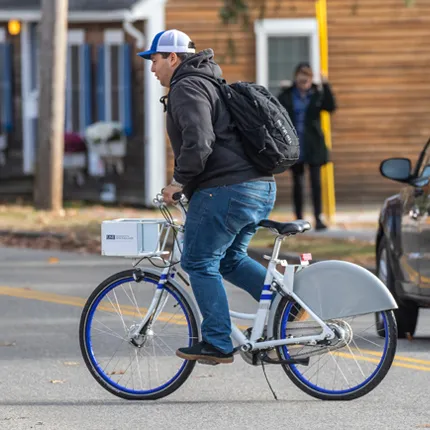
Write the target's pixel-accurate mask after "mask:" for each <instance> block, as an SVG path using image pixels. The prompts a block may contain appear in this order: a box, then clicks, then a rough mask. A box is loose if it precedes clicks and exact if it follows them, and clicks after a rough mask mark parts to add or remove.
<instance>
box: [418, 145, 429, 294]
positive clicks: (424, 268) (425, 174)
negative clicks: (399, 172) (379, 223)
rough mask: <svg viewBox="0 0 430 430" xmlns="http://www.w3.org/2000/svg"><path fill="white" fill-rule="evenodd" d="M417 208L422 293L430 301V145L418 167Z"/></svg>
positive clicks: (424, 151) (427, 146)
mask: <svg viewBox="0 0 430 430" xmlns="http://www.w3.org/2000/svg"><path fill="white" fill-rule="evenodd" d="M417 173H418V183H417V188H416V194H417V198H416V207H417V212H419V213H420V220H419V227H420V236H419V243H420V254H419V255H420V261H419V269H420V293H421V295H424V296H427V297H428V299H430V184H429V181H430V144H427V145H426V147H425V148H424V150H423V152H422V154H421V157H420V160H419V165H418V166H417Z"/></svg>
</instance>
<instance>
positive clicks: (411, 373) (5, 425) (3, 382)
mask: <svg viewBox="0 0 430 430" xmlns="http://www.w3.org/2000/svg"><path fill="white" fill-rule="evenodd" d="M51 257H53V259H50V258H51ZM57 259H58V260H57ZM123 268H128V266H127V264H126V262H125V261H122V260H112V259H111V260H108V259H106V258H101V257H97V256H89V257H88V256H80V255H77V254H71V253H59V252H55V251H31V250H15V249H5V248H0V327H1V331H0V429H7V430H15V429H20V430H21V429H42V430H69V429H71V430H74V429H85V430H86V429H89V430H98V429H103V430H122V429H132V428H139V429H158V430H164V429H172V428H175V429H202V428H204V429H209V430H212V429H224V428H230V429H239V430H242V429H249V428H272V429H274V428H289V429H293V428H294V429H324V430H325V429H339V430H341V429H342V430H343V429H372V430H373V429H399V430H404V429H416V428H426V427H427V428H429V427H430V412H429V405H428V404H429V390H430V388H429V387H430V315H429V313H428V312H427V311H425V312H422V316H421V319H420V322H419V329H418V333H417V337H416V339H415V340H414V341H412V342H408V341H401V342H400V344H399V348H398V355H397V358H396V361H395V366H393V368H392V370H391V371H390V373H389V375H388V376H387V378H386V379H385V380H384V381H383V382H382V384H381V385H380V386H379V387H378V388H377V389H376V390H374V391H373V392H372V393H370V394H369V395H367V396H366V397H364V398H361V399H359V400H356V401H352V402H322V401H319V400H315V399H313V398H311V397H309V396H307V395H306V394H304V393H302V392H301V391H299V390H298V389H297V388H296V387H295V386H294V385H293V384H292V383H291V382H290V381H289V380H288V379H287V378H286V376H285V375H284V374H283V371H282V370H281V369H280V368H278V367H277V366H269V367H268V369H267V371H268V376H269V379H270V380H271V382H272V384H273V387H274V389H275V391H276V393H277V394H278V397H279V400H278V401H275V400H274V399H273V397H272V395H271V393H270V391H269V389H268V387H267V384H266V382H265V379H264V376H263V373H262V371H261V369H260V368H254V367H251V366H249V365H247V364H245V363H244V362H243V361H242V360H240V359H239V358H238V359H237V360H236V361H235V363H234V364H233V365H224V366H217V367H214V368H213V367H208V366H203V365H198V366H197V367H196V368H195V370H194V372H193V374H192V375H191V377H190V378H189V380H188V381H187V382H186V383H185V385H183V386H182V388H181V389H179V390H178V391H176V392H175V393H174V394H172V395H171V396H169V397H167V398H165V399H162V400H158V401H155V402H150V403H142V402H129V401H125V400H122V399H119V398H116V397H114V396H112V395H111V394H109V393H108V392H106V391H104V390H103V389H102V388H101V387H100V386H99V385H98V384H97V383H96V382H95V381H94V380H93V379H92V377H91V376H90V375H89V373H88V371H87V370H86V368H85V366H84V364H83V360H82V358H81V355H80V352H79V346H78V338H77V333H78V319H79V317H80V313H81V309H82V303H83V301H84V299H86V298H87V297H88V295H89V294H90V292H91V290H92V289H93V288H94V287H95V286H96V284H98V282H99V281H101V280H102V279H103V278H105V277H107V276H108V275H110V274H112V273H113V272H115V271H119V270H121V269H123ZM228 290H229V296H230V301H231V303H232V307H233V308H235V309H236V310H238V311H244V312H246V311H250V310H252V309H253V308H254V306H255V305H254V304H253V303H252V302H251V301H250V300H249V299H248V297H247V296H246V295H245V293H243V292H241V291H239V290H237V289H235V290H232V289H230V288H228Z"/></svg>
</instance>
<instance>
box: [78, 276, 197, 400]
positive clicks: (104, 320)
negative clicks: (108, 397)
mask: <svg viewBox="0 0 430 430" xmlns="http://www.w3.org/2000/svg"><path fill="white" fill-rule="evenodd" d="M159 281H160V277H159V276H157V275H153V274H150V273H144V276H143V279H142V280H141V281H139V282H136V281H135V280H134V278H133V270H126V271H123V272H120V273H117V274H115V275H113V276H111V277H110V278H108V279H106V280H105V281H104V282H102V283H101V284H100V285H99V286H98V287H97V288H96V289H95V290H94V292H93V293H92V294H91V296H90V297H89V299H88V301H87V303H86V305H85V307H84V309H83V311H82V316H81V322H80V328H79V340H80V347H81V352H82V356H83V358H84V360H85V364H86V365H87V367H88V369H89V371H90V372H91V374H92V376H93V377H94V378H95V379H96V381H97V382H98V383H99V384H100V385H101V386H102V387H103V388H105V389H106V390H108V391H109V392H111V393H112V394H115V395H116V396H119V397H122V398H125V399H129V400H154V399H158V398H161V397H164V396H167V395H169V394H171V393H172V392H173V391H175V390H177V389H178V388H179V387H180V386H181V385H182V384H183V383H184V382H185V381H186V379H187V378H188V376H189V375H190V373H191V371H192V370H193V368H194V366H195V361H186V360H185V361H184V360H182V359H180V358H178V357H177V356H176V355H175V352H176V349H177V348H178V347H181V346H192V345H194V344H195V343H197V342H198V336H199V334H198V327H197V323H196V319H195V317H194V314H193V312H192V310H191V307H190V305H189V304H188V302H187V301H186V300H185V298H184V297H183V295H182V294H181V293H180V291H178V290H177V289H176V288H175V287H174V286H173V285H172V284H170V283H169V282H167V283H165V284H163V286H162V287H161V284H159ZM157 288H158V289H159V290H160V289H161V290H162V294H163V295H162V303H163V304H164V306H163V308H162V312H160V313H155V314H154V316H155V319H154V320H153V321H152V323H151V324H150V325H149V326H148V327H146V328H145V329H144V331H143V332H142V334H141V336H139V337H138V338H137V339H136V338H133V337H132V335H131V334H132V333H133V330H134V329H136V327H137V326H138V325H139V323H140V322H141V321H142V320H143V318H144V317H145V315H146V313H147V308H148V307H149V305H150V303H151V301H152V298H153V297H154V293H155V291H156V290H157Z"/></svg>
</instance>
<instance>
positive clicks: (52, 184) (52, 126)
mask: <svg viewBox="0 0 430 430" xmlns="http://www.w3.org/2000/svg"><path fill="white" fill-rule="evenodd" d="M67 13H68V0H42V19H41V21H40V26H39V27H40V33H39V34H40V43H39V78H40V79H39V82H40V87H39V124H38V139H37V140H38V143H37V163H36V169H35V183H34V184H35V187H34V205H35V207H36V209H44V210H52V211H58V210H61V209H62V208H63V156H64V116H65V86H66V60H67V59H66V52H67V49H66V48H67V21H68V20H67Z"/></svg>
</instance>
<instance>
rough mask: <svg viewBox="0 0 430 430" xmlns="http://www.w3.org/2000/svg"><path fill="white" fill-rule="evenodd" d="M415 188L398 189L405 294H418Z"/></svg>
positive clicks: (418, 219) (401, 262)
mask: <svg viewBox="0 0 430 430" xmlns="http://www.w3.org/2000/svg"><path fill="white" fill-rule="evenodd" d="M416 190H417V189H416V188H415V187H413V186H411V185H409V186H407V187H405V188H403V189H402V190H401V191H400V197H401V201H402V202H403V210H402V221H401V227H400V235H401V245H402V250H401V251H402V253H401V257H400V266H401V268H402V270H403V275H404V279H405V280H406V282H405V283H404V284H403V289H404V290H405V292H406V293H407V294H413V295H418V294H419V283H420V275H419V263H420V258H419V256H420V248H419V246H420V245H419V225H420V219H421V214H420V212H419V210H418V208H417V205H416V192H417V191H416Z"/></svg>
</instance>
